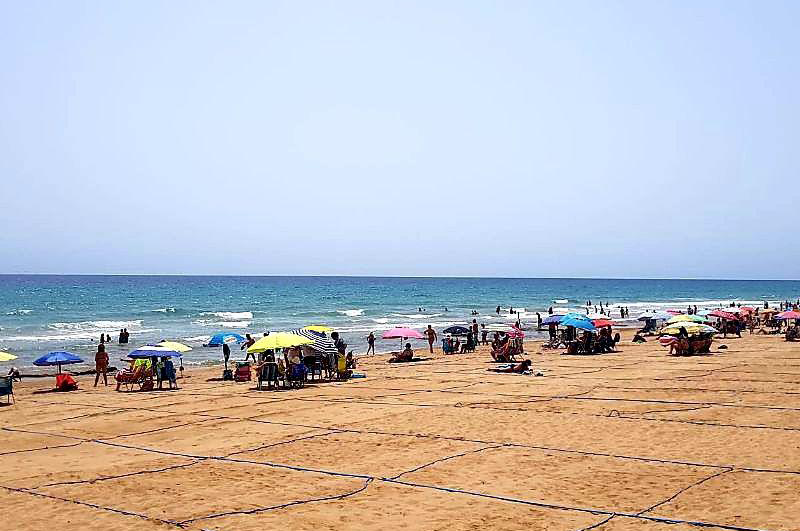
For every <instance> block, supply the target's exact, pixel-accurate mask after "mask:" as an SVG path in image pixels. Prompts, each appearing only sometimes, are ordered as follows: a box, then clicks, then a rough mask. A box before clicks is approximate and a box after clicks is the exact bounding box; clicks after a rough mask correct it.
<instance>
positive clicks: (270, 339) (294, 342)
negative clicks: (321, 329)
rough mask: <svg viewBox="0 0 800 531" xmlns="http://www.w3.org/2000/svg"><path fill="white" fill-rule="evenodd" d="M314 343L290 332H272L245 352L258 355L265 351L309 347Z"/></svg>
mask: <svg viewBox="0 0 800 531" xmlns="http://www.w3.org/2000/svg"><path fill="white" fill-rule="evenodd" d="M312 343H314V340H313V339H309V338H307V337H304V336H301V335H298V334H294V333H292V332H272V333H271V334H270V335H268V336H266V337H262V338H261V339H259V340H258V341H256V342H255V343H253V345H252V346H251V347H250V348H248V349H247V352H253V353H255V354H258V353H259V352H264V351H266V350H275V349H278V348H291V347H299V346H301V345H310V344H312Z"/></svg>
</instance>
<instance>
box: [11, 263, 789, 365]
mask: <svg viewBox="0 0 800 531" xmlns="http://www.w3.org/2000/svg"><path fill="white" fill-rule="evenodd" d="M798 296H800V281H763V280H753V281H743V280H619V279H494V278H378V277H195V276H192V277H181V276H50V275H0V350H8V351H10V352H13V353H15V354H17V355H19V356H20V359H19V360H17V361H16V362H14V363H15V364H16V365H18V366H27V365H30V362H31V360H33V359H34V358H35V357H36V356H38V355H40V354H41V353H43V352H48V351H50V350H57V349H67V350H71V351H73V352H75V353H76V354H79V355H81V356H83V357H84V358H85V359H87V360H92V359H93V353H94V351H95V346H96V344H97V341H98V339H99V336H100V333H101V332H103V333H109V334H111V336H112V339H113V340H114V342H113V343H112V345H115V346H114V349H113V350H112V360H113V359H115V357H116V355H117V354H120V355H122V354H124V352H125V351H126V350H127V349H122V348H119V347H116V339H117V334H118V333H119V329H120V328H128V330H129V331H130V333H131V343H130V348H133V347H136V346H138V345H142V344H147V343H151V342H156V341H159V340H161V339H165V338H169V339H176V340H179V341H183V342H186V343H188V344H190V345H191V346H193V347H195V349H194V350H193V351H192V352H189V353H187V355H186V356H185V360H184V362H185V363H199V362H203V361H207V360H218V359H219V357H220V353H219V350H218V349H211V348H203V347H202V344H203V342H204V341H206V340H207V339H208V338H209V336H211V335H212V334H213V333H215V332H220V331H235V332H238V333H240V334H244V333H245V332H250V333H255V334H257V335H259V336H260V335H261V334H262V333H263V332H264V331H266V330H285V329H291V328H297V327H300V326H304V325H309V324H327V325H330V326H333V327H334V328H336V329H338V330H339V331H340V332H341V333H342V334H343V336H344V337H345V339H346V340H347V342H348V343H349V345H350V348H353V349H355V350H356V352H357V353H358V352H360V351H363V350H364V349H365V346H366V345H365V340H364V338H365V337H366V335H367V334H368V333H369V332H370V331H374V332H376V335H379V333H380V331H382V330H385V329H388V328H391V327H394V326H410V327H415V328H419V329H421V328H422V327H424V326H426V325H428V324H431V325H433V326H434V327H435V328H438V329H442V328H444V327H446V326H449V325H452V324H463V323H465V322H467V321H468V320H471V319H472V318H473V317H472V316H471V315H470V314H471V312H472V311H473V310H476V311H478V312H479V313H480V315H479V316H478V317H477V319H478V322H483V323H487V324H489V323H498V322H514V321H515V320H516V318H517V316H519V317H521V320H522V323H523V325H530V324H531V323H533V324H534V325H535V322H536V313H535V312H537V311H539V312H542V313H546V311H547V308H548V307H550V306H555V307H561V308H564V307H567V308H573V309H578V310H581V311H582V310H583V309H584V308H585V303H586V301H587V300H588V299H591V300H592V303H593V304H599V303H600V302H601V301H602V302H603V303H604V304H605V303H606V302H607V303H609V304H610V305H611V307H612V308H614V309H615V310H614V312H613V315H614V316H615V317H618V316H619V313H618V311H616V307H618V306H627V307H628V308H629V309H630V314H631V318H632V319H635V317H636V316H637V315H638V314H639V313H641V312H642V311H643V310H645V309H650V308H653V309H667V308H676V309H680V308H685V307H686V306H687V305H689V304H692V305H694V304H697V305H698V307H709V308H710V307H717V306H720V305H726V304H728V303H730V301H732V300H736V301H741V302H743V303H744V302H747V303H751V304H759V303H762V302H763V301H765V300H767V301H771V302H772V303H774V304H777V301H780V300H786V299H790V300H794V299H797V298H798ZM556 301H558V302H556ZM564 301H566V302H564ZM498 305H499V306H501V307H502V308H503V309H504V311H503V312H502V314H501V315H499V316H498V315H497V314H496V313H495V308H496V306H498ZM509 306H511V307H513V308H514V309H516V310H518V311H519V312H520V313H519V314H518V315H510V314H509V313H508V311H507V308H509ZM420 308H422V309H423V311H420ZM445 308H447V311H445ZM592 309H593V308H592ZM529 335H532V336H535V333H531V334H529ZM379 343H380V344H381V345H379V346H382V347H383V348H382V349H381V348H379V351H380V350H389V349H391V348H395V347H396V344H395V342H379ZM6 365H8V364H6Z"/></svg>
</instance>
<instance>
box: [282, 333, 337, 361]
mask: <svg viewBox="0 0 800 531" xmlns="http://www.w3.org/2000/svg"><path fill="white" fill-rule="evenodd" d="M292 334H297V335H298V336H303V337H305V338H307V339H310V340H311V341H313V343H309V344H308V345H307V346H308V348H310V349H312V350H316V351H317V352H320V353H322V354H325V355H326V356H327V355H331V354H336V353H337V352H338V350H336V345H335V344H334V342H333V339H331V338H329V337H328V336H326V335H323V334H321V333H320V332H314V331H313V330H309V329H308V328H298V329H297V330H292Z"/></svg>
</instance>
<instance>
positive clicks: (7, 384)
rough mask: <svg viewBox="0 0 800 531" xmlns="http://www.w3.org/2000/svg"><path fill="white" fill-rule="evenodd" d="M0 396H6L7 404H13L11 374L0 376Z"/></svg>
mask: <svg viewBox="0 0 800 531" xmlns="http://www.w3.org/2000/svg"><path fill="white" fill-rule="evenodd" d="M0 396H5V397H6V403H7V404H14V403H16V400H15V399H14V380H13V379H12V378H11V376H0Z"/></svg>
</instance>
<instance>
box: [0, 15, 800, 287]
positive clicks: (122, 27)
mask: <svg viewBox="0 0 800 531" xmlns="http://www.w3.org/2000/svg"><path fill="white" fill-rule="evenodd" d="M798 18H800V3H797V2H780V1H768V2H756V1H752V2H739V1H733V0H721V1H698V2H686V1H677V0H676V1H672V2H666V1H664V2H662V1H658V2H657V1H612V0H606V1H587V2H572V1H553V2H535V1H519V2H517V1H511V0H509V1H502V2H487V1H484V2H470V1H464V0H461V1H452V2H450V1H444V0H442V1H436V0H434V1H420V2H413V1H398V2H392V1H363V2H359V1H347V0H340V1H330V2H323V1H316V2H304V1H287V2H279V1H261V0H259V1H252V2H250V1H230V2H203V1H199V0H192V1H179V0H170V1H166V0H164V1H146V0H137V1H127V2H126V1H118V2H105V1H100V0H97V1H92V2H81V1H70V2H62V1H53V2H42V1H24V2H23V1H12V0H0V197H2V202H0V227H2V228H1V229H0V273H86V274H91V273H142V274H160V273H165V274H254V275H261V274H264V275H269V274H315V275H332V274H345V275H403V276H405V275H407V276H501V277H504V276H511V277H548V276H556V277H571V276H578V277H640V278H641V277H644V278H767V279H772V278H798V277H800V274H798V268H797V265H798V259H800V239H799V238H797V236H796V234H797V229H796V227H795V226H794V225H793V224H792V221H796V220H797V209H798V204H799V201H800V192H798V187H797V186H796V185H795V184H794V181H795V179H796V178H797V175H798V170H799V169H800V164H798V157H799V156H800V150H798V145H800V143H798V138H799V137H798V134H799V133H800V106H799V105H798V103H799V102H800V61H798V60H797V55H798V50H800V33H798V32H797V31H796V21H797V20H798Z"/></svg>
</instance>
